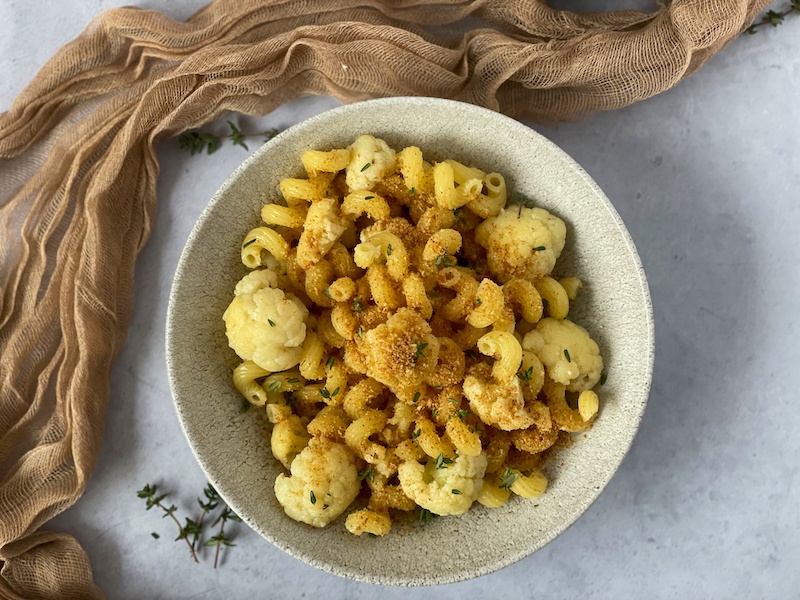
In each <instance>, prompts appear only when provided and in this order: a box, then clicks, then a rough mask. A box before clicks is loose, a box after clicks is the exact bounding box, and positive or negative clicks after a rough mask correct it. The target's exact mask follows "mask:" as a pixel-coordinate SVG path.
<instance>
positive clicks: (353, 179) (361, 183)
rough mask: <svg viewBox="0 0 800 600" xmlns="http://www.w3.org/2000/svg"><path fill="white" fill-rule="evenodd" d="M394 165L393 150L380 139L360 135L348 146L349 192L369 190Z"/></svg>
mask: <svg viewBox="0 0 800 600" xmlns="http://www.w3.org/2000/svg"><path fill="white" fill-rule="evenodd" d="M394 164H395V154H394V150H392V149H391V148H389V145H388V144H387V143H386V142H384V141H383V140H381V139H378V138H374V137H372V136H371V135H361V136H359V137H357V138H356V141H355V142H353V144H352V146H350V164H348V165H347V179H346V181H347V185H348V186H349V187H350V189H351V190H371V189H372V188H373V187H374V186H375V183H376V182H377V181H378V180H380V179H382V178H383V177H384V176H385V175H387V174H388V173H389V172H390V171H391V170H392V169H393V168H394Z"/></svg>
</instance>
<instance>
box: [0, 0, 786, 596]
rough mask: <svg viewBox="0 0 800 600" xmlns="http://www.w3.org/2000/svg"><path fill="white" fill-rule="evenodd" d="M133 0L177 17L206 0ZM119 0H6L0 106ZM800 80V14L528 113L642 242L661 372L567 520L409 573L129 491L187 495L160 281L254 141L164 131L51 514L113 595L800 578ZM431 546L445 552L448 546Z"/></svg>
mask: <svg viewBox="0 0 800 600" xmlns="http://www.w3.org/2000/svg"><path fill="white" fill-rule="evenodd" d="M135 3H136V4H138V5H140V6H145V7H148V8H157V7H166V10H167V11H168V12H169V13H170V14H172V15H174V16H177V17H186V16H188V15H189V14H191V12H192V11H193V10H194V9H195V8H197V7H199V6H200V5H201V4H202V2H201V1H200V0H176V1H173V2H163V1H158V0H147V1H146V2H135ZM122 4H124V2H121V1H120V2H111V1H100V2H77V1H76V2H70V3H67V2H63V1H61V0H16V1H14V0H12V1H11V2H9V1H8V0H6V1H5V2H2V3H0V75H2V77H0V107H2V109H5V108H7V107H8V106H9V104H10V103H11V101H12V100H13V98H14V96H15V95H16V94H17V93H18V92H19V91H20V90H21V89H22V88H23V86H24V85H25V83H26V82H27V81H28V80H29V79H30V78H31V77H32V76H33V75H34V73H35V72H36V70H37V69H38V68H39V67H40V66H41V65H42V64H43V63H44V62H45V60H46V59H47V58H48V57H49V56H50V55H51V54H52V53H53V51H55V50H56V49H57V48H58V47H59V46H60V45H62V44H63V43H65V42H67V41H69V40H70V39H71V38H72V37H74V36H75V35H76V34H77V33H78V32H79V31H80V30H81V29H82V28H83V27H84V25H85V24H86V23H87V22H88V20H89V19H90V18H91V17H92V16H93V15H95V14H97V13H98V12H99V11H101V10H103V9H106V8H110V7H112V6H115V5H122ZM798 97H800V18H797V17H795V18H794V19H790V20H787V23H786V24H785V25H784V26H782V27H781V28H779V29H775V30H768V31H762V32H760V33H759V34H758V35H757V36H753V37H743V38H741V39H738V40H735V41H734V42H733V43H732V44H731V45H730V46H729V47H728V48H727V49H726V50H725V51H723V52H722V53H721V54H720V55H718V56H717V57H715V58H714V59H712V61H711V62H710V63H709V64H708V65H706V66H705V67H704V68H703V69H702V70H701V71H700V72H699V73H698V74H696V75H695V76H694V77H692V78H691V79H689V80H687V81H685V82H684V83H682V84H680V85H679V86H678V87H676V88H675V89H673V90H671V91H669V92H666V93H664V94H662V95H660V96H658V97H656V98H653V99H650V100H647V101H645V102H642V103H640V104H638V105H636V106H633V107H629V108H626V109H623V110H620V111H617V112H613V113H607V114H601V115H596V116H594V117H591V118H589V119H587V120H585V121H583V122H581V123H577V124H570V125H560V126H558V127H555V128H549V129H548V128H540V127H537V129H538V130H539V131H541V132H542V133H544V134H545V135H546V136H548V137H550V138H551V139H552V140H553V141H555V142H556V143H557V144H559V145H560V146H561V147H562V148H564V149H565V150H566V151H567V152H568V153H570V154H571V155H572V156H573V157H574V158H575V159H576V160H577V161H578V162H579V163H581V164H582V165H583V166H584V168H586V170H587V171H588V172H589V173H590V174H591V175H592V176H593V177H594V178H595V180H596V181H597V182H598V183H599V184H600V186H601V187H603V189H604V190H605V192H606V193H607V195H608V196H609V197H610V198H611V200H612V202H614V204H615V206H616V208H617V210H618V211H619V212H620V214H621V215H622V218H623V219H624V220H625V222H626V224H627V226H628V229H629V230H630V232H631V235H632V236H633V239H634V241H635V242H636V244H637V247H638V249H639V252H640V254H641V257H642V260H643V263H644V267H645V270H646V271H647V274H648V279H649V282H650V288H651V293H652V296H653V304H654V311H655V316H656V363H655V376H654V381H653V391H652V394H651V397H650V402H649V405H648V409H647V411H646V413H645V417H644V422H643V425H642V428H641V430H640V433H639V436H638V438H637V439H636V441H635V442H634V445H633V448H632V450H631V453H630V454H629V456H628V458H627V459H626V461H625V462H624V463H623V465H622V467H621V469H620V471H619V472H618V474H617V476H616V477H615V478H614V479H613V480H612V482H611V483H610V484H609V486H608V488H607V489H606V491H605V492H604V493H603V495H602V496H601V497H600V499H599V500H598V501H597V502H596V503H595V504H594V505H593V506H592V507H591V508H590V509H589V510H588V511H587V513H586V514H585V515H584V516H583V517H582V518H581V519H580V520H579V521H578V522H577V523H576V524H575V525H574V526H573V527H571V528H570V529H569V530H568V531H567V532H565V533H564V534H563V535H561V536H560V537H559V538H558V539H556V540H555V541H554V542H552V543H551V544H549V545H548V546H546V547H545V548H544V549H542V550H541V551H539V552H537V553H536V554H535V555H533V556H532V557H530V558H528V559H525V560H523V561H521V562H520V563H517V564H516V565H513V566H511V567H508V568H506V569H504V570H502V571H500V572H497V573H495V574H492V575H488V576H485V577H482V578H480V579H476V580H472V581H469V582H464V583H458V584H452V585H448V586H444V587H439V588H427V589H415V590H404V589H393V588H382V587H379V586H374V585H370V584H363V583H355V582H351V581H347V580H344V579H340V578H337V577H335V576H332V575H328V574H326V573H323V572H320V571H317V570H315V569H313V568H312V567H309V566H307V565H305V564H303V563H300V562H299V561H297V560H295V559H293V558H291V557H289V556H287V555H285V554H283V553H282V552H281V551H279V550H277V549H275V548H273V547H272V546H271V545H270V544H268V543H267V542H265V541H263V540H262V539H261V538H260V537H259V536H258V535H256V534H255V533H252V532H249V531H246V530H245V529H244V528H240V530H239V534H238V539H237V543H238V546H237V547H236V548H233V549H231V550H230V551H229V553H228V555H227V557H225V558H224V560H223V566H222V567H221V568H220V569H218V570H217V571H214V570H213V569H211V565H210V564H208V562H206V563H205V564H203V565H200V566H198V565H194V564H192V563H191V562H190V561H189V559H188V557H187V556H185V555H184V551H183V549H182V548H181V547H180V546H179V545H178V544H173V543H172V542H171V541H169V540H170V536H171V535H172V531H171V529H170V527H169V524H168V523H166V522H164V521H161V520H160V519H159V518H158V517H157V516H156V515H154V514H153V513H152V512H145V511H144V510H143V507H142V503H141V500H139V499H137V498H136V497H135V491H136V490H137V489H139V488H140V487H141V485H142V484H144V483H145V482H148V481H153V482H158V483H163V484H164V486H165V488H167V489H171V490H174V491H175V494H174V500H175V502H176V504H181V505H184V504H186V505H188V504H189V503H191V502H193V501H194V496H195V495H196V493H197V492H199V491H200V490H201V488H202V487H203V485H204V483H205V481H204V479H203V475H202V473H201V471H200V468H199V467H198V466H197V463H196V462H195V459H194V457H193V455H192V453H191V451H190V450H189V447H188V445H187V443H186V441H185V440H184V438H183V436H182V434H181V430H180V427H179V425H178V421H177V417H176V415H175V411H174V409H173V406H172V401H171V399H170V395H169V391H168V387H167V376H166V367H165V362H164V343H163V342H164V320H165V313H166V299H167V296H168V292H169V288H170V284H171V280H172V275H173V272H174V269H175V266H176V264H177V260H178V256H179V254H180V251H181V249H182V247H183V244H184V242H185V240H186V238H187V236H188V233H189V231H190V229H191V227H192V225H193V223H194V221H195V220H196V218H197V217H198V215H199V214H200V212H201V210H202V209H203V207H204V206H205V204H206V202H207V201H208V199H209V198H210V196H211V194H212V193H213V192H214V190H216V189H217V188H218V187H219V185H220V184H221V183H222V182H223V181H224V180H225V178H226V177H227V175H228V174H229V173H230V172H231V171H232V170H233V169H234V168H235V167H236V165H238V164H239V163H240V162H241V161H242V160H243V159H244V157H245V156H246V153H245V152H244V150H243V149H241V148H232V147H226V148H223V149H222V150H220V151H219V152H218V153H217V154H215V155H214V156H213V157H210V158H209V157H205V156H202V157H200V156H195V157H190V156H188V155H185V154H183V153H181V152H178V151H177V149H176V146H175V145H174V144H172V143H169V142H167V143H164V144H163V145H162V147H161V148H160V149H159V158H160V160H161V175H160V180H159V208H158V219H157V221H156V224H155V228H154V231H153V235H152V238H151V240H150V243H149V244H148V246H147V247H146V249H145V250H144V251H143V253H142V255H141V257H140V258H139V262H138V268H137V282H136V285H137V303H136V309H135V315H134V320H133V324H132V327H131V332H130V335H129V337H128V342H127V344H126V346H125V349H124V350H123V352H122V353H121V355H120V356H119V358H118V360H117V362H116V366H115V368H114V374H113V381H112V391H111V394H112V395H111V401H110V406H109V414H108V423H107V429H106V437H105V441H104V446H103V449H102V455H101V458H100V461H99V463H98V465H97V468H96V470H95V473H94V475H93V477H92V479H91V481H90V484H89V487H88V489H87V492H86V494H85V495H84V497H83V498H82V499H81V500H80V501H79V502H78V503H77V504H76V505H75V506H74V507H73V508H71V509H69V510H68V511H66V512H65V513H64V514H63V515H61V516H60V517H58V518H57V519H55V520H54V521H52V522H51V523H50V524H49V525H48V527H49V528H52V529H55V530H61V531H68V532H71V533H73V534H74V535H76V536H77V537H78V539H79V540H80V541H81V542H82V543H83V544H84V547H85V548H86V549H87V551H88V552H89V555H90V557H91V559H92V564H93V567H94V570H95V576H96V579H97V581H98V583H99V585H100V586H101V587H102V588H103V589H104V590H105V591H106V592H107V594H108V595H109V597H112V598H203V599H206V598H208V599H211V598H238V597H281V598H303V597H308V598H329V597H347V598H358V599H365V600H366V599H372V598H379V597H380V598H387V599H391V598H402V597H407V596H411V597H414V598H463V597H465V596H472V597H482V596H488V597H498V596H501V595H504V596H506V597H518V596H522V595H525V596H534V595H535V596H540V597H547V598H553V599H557V598H574V597H579V596H580V597H584V598H629V597H631V598H632V597H652V598H748V599H749V598H770V599H772V598H775V599H778V598H781V599H782V598H794V597H798V593H799V592H798V590H800V571H798V569H797V565H798V564H799V563H800V544H798V543H797V531H798V529H800V516H798V512H797V510H796V504H797V500H796V496H797V493H798V491H800V490H799V488H800V478H799V477H798V471H799V470H800V467H798V459H797V456H798V455H800V441H798V440H800V438H798V436H797V435H795V431H796V430H797V429H798V428H800V416H799V415H800V413H798V411H797V409H796V407H795V406H794V402H795V399H796V397H797V393H796V386H795V385H794V379H793V375H792V373H793V372H794V370H795V369H796V365H797V364H798V361H800V350H798V344H797V342H796V336H797V335H798V318H797V314H796V313H797V308H798V301H797V296H798V292H799V291H800V269H798V268H797V266H796V264H797V262H798V259H800V249H798V247H797V244H796V242H795V240H796V233H795V230H796V227H797V224H798V223H800V214H799V213H800V208H799V206H798V205H800V202H798V200H800V153H798V149H797V148H798V137H800V105H799V104H798V103H797V98H798ZM335 104H336V103H335V102H334V101H332V100H329V99H312V98H308V99H301V100H298V101H296V102H293V103H290V104H288V105H286V106H284V107H282V108H281V109H279V110H278V111H276V112H275V113H273V114H272V115H270V116H268V117H266V118H263V119H245V120H244V121H245V122H246V123H253V126H256V125H262V126H280V127H285V126H288V125H291V124H293V123H296V122H298V121H299V120H301V119H303V118H305V117H307V116H309V115H312V114H315V113H317V112H320V111H322V110H324V109H326V108H329V107H332V106H335ZM151 531H157V532H160V533H161V534H162V538H161V539H160V540H158V541H156V540H153V539H152V538H151V537H150V535H149V534H150V532H151ZM441 562H442V564H441V568H442V569H448V568H449V566H448V559H447V557H446V549H443V558H442V561H441Z"/></svg>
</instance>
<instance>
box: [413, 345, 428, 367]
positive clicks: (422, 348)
mask: <svg viewBox="0 0 800 600" xmlns="http://www.w3.org/2000/svg"><path fill="white" fill-rule="evenodd" d="M414 344H415V345H416V346H417V353H416V354H414V362H415V363H416V362H417V361H418V360H419V359H420V357H421V358H425V348H427V347H428V344H427V343H425V344H420V343H419V342H414Z"/></svg>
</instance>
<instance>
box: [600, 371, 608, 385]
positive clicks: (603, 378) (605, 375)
mask: <svg viewBox="0 0 800 600" xmlns="http://www.w3.org/2000/svg"><path fill="white" fill-rule="evenodd" d="M606 381H608V375H607V374H606V373H603V374H602V375H600V385H603V384H604V383H605V382H606Z"/></svg>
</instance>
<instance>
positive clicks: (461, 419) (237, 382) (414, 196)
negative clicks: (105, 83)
mask: <svg viewBox="0 0 800 600" xmlns="http://www.w3.org/2000/svg"><path fill="white" fill-rule="evenodd" d="M300 162H301V163H302V165H303V168H304V169H305V171H306V173H307V175H308V177H307V178H287V179H284V180H283V181H281V182H280V185H279V189H278V190H276V191H275V194H274V197H272V198H270V200H272V201H273V202H269V203H267V204H265V205H264V207H263V208H262V210H261V219H262V221H263V223H264V224H265V225H266V226H260V227H255V228H254V229H252V230H251V231H250V232H249V233H248V234H247V236H245V237H244V239H243V242H242V247H241V259H242V262H243V264H244V265H245V266H246V267H247V268H249V269H253V270H254V271H253V272H252V273H251V275H248V277H245V278H244V279H243V280H242V281H241V282H240V283H239V284H238V285H237V286H236V290H235V294H236V296H235V300H234V302H233V303H232V304H231V307H229V309H228V311H226V313H225V316H224V319H225V324H226V333H227V335H228V339H229V342H230V345H231V347H232V348H234V349H235V350H236V352H237V353H238V354H239V356H240V358H241V360H242V362H241V363H240V364H239V365H238V366H237V367H236V368H235V369H234V370H233V376H232V380H233V386H234V387H235V388H236V390H237V391H238V392H239V393H240V394H241V395H242V396H244V397H245V398H246V399H247V400H248V402H249V403H250V404H251V405H252V406H255V407H256V408H255V409H253V410H259V411H260V412H261V413H262V414H263V415H264V417H265V418H266V421H268V424H267V427H269V428H271V431H270V447H271V451H272V454H273V455H274V457H275V458H276V460H278V461H279V462H280V463H281V465H282V466H283V467H284V468H285V469H286V472H285V473H282V474H281V475H279V476H278V479H277V481H276V484H275V494H276V497H277V499H278V501H279V503H280V504H281V505H282V506H283V508H284V510H285V512H286V514H287V515H288V516H289V517H291V518H292V519H295V520H298V521H302V522H304V523H308V524H310V525H312V526H314V527H324V526H326V525H327V524H329V523H330V522H332V521H334V520H336V519H337V518H338V517H339V516H341V515H342V514H343V513H345V512H346V511H347V510H348V507H350V505H351V503H352V502H353V501H354V500H355V499H356V498H357V497H360V499H361V500H360V501H359V506H360V507H359V508H358V509H355V510H351V512H349V514H347V515H346V517H344V518H343V519H342V521H344V526H345V528H346V529H347V530H348V531H349V532H351V533H352V534H354V535H357V536H361V535H363V534H364V533H367V534H371V535H373V536H382V535H385V534H387V533H389V532H390V531H391V529H392V522H393V520H395V519H397V518H398V516H399V515H402V514H403V513H407V512H409V511H413V510H415V509H417V508H421V509H424V510H426V511H430V512H432V513H435V514H439V515H458V514H462V513H464V512H466V511H467V510H468V509H469V508H470V506H471V505H473V503H474V502H476V501H477V502H478V503H479V504H481V505H482V506H483V507H485V508H486V509H494V508H500V507H502V506H504V505H505V504H506V503H508V502H516V501H519V500H512V498H511V497H512V496H517V497H519V498H535V497H537V496H539V495H541V494H543V493H546V489H547V486H548V478H547V476H546V474H545V469H546V458H547V456H548V454H549V453H550V452H551V451H552V450H553V446H554V445H555V443H556V442H557V441H558V439H559V437H560V436H564V435H567V434H568V433H572V432H578V431H584V430H586V429H589V428H591V426H592V425H593V423H594V421H595V420H596V419H597V418H599V416H600V408H601V402H600V397H599V396H598V394H597V392H596V391H594V390H593V389H592V388H593V387H594V386H595V384H597V383H598V381H599V380H600V379H601V372H602V369H603V363H602V358H601V357H600V355H599V348H598V346H597V344H596V343H595V342H594V341H593V340H592V339H591V338H590V337H589V334H588V333H587V332H586V330H584V329H583V328H581V327H580V326H579V325H577V324H575V323H572V322H571V321H569V320H567V319H566V317H567V315H568V314H569V309H570V302H571V301H575V300H576V298H577V296H578V291H579V290H580V288H581V286H582V285H583V284H582V282H581V281H580V280H579V279H578V278H576V277H571V276H567V277H562V278H560V279H559V278H556V277H555V276H554V275H553V273H552V271H553V268H554V265H555V264H556V260H557V259H558V256H559V255H560V253H561V250H562V249H563V247H564V241H565V235H566V226H565V225H564V223H563V221H561V220H560V219H559V218H558V217H556V216H554V215H552V214H550V213H548V212H547V211H545V210H543V209H541V208H528V207H522V206H517V205H514V206H510V207H509V206H507V200H508V197H509V196H510V195H513V194H510V193H509V190H508V189H507V187H506V181H505V178H504V177H503V176H502V175H501V174H500V173H496V172H491V171H487V170H483V169H480V168H477V167H474V166H470V165H466V164H463V163H461V162H459V161H457V160H453V159H451V158H447V159H445V160H436V161H426V160H425V157H424V156H423V153H422V151H421V150H420V149H419V148H418V147H416V146H408V147H406V148H403V149H401V150H400V151H399V152H395V150H394V149H392V148H390V147H389V146H388V145H387V144H386V142H384V141H383V140H380V139H377V138H374V137H372V136H370V135H362V136H360V137H359V138H357V139H356V140H355V141H354V142H353V144H352V145H351V146H349V147H347V148H333V149H320V150H308V151H306V152H304V153H303V154H302V156H301V157H300ZM280 369H282V370H280ZM570 394H571V395H570ZM575 406H577V408H573V407H575Z"/></svg>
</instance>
